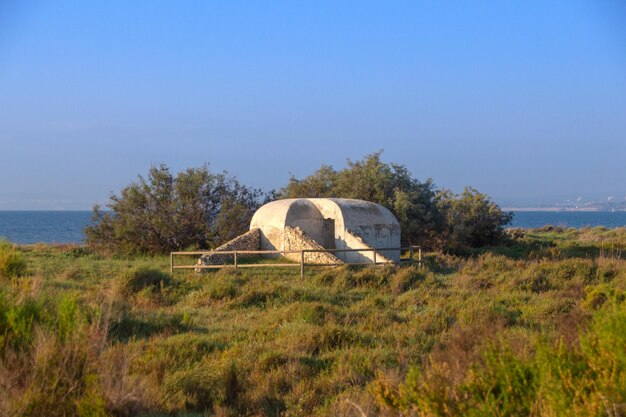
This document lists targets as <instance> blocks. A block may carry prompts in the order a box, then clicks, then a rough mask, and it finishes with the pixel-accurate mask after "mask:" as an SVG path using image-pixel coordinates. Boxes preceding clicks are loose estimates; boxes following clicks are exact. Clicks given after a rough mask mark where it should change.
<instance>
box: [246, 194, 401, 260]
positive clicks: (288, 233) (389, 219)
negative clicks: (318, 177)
mask: <svg viewBox="0 0 626 417" xmlns="http://www.w3.org/2000/svg"><path fill="white" fill-rule="evenodd" d="M257 229H258V230H259V234H260V243H259V245H260V249H261V250H301V249H312V248H316V247H318V248H324V249H368V248H371V249H379V248H381V249H382V248H398V249H397V250H384V251H377V253H376V260H377V262H400V250H399V248H400V224H399V223H398V220H397V219H396V218H395V216H394V215H393V214H392V213H391V212H390V211H389V210H387V209H386V208H385V207H383V206H381V205H378V204H375V203H371V202H368V201H363V200H353V199H346V198H293V199H285V200H277V201H273V202H271V203H268V204H265V205H264V206H262V207H261V208H259V209H258V210H257V212H256V213H255V214H254V216H253V217H252V221H251V224H250V230H251V231H254V230H257ZM335 256H336V257H337V258H338V259H339V260H341V261H343V262H348V263H356V262H371V261H372V260H373V258H374V253H373V252H372V251H366V252H365V251H364V252H336V253H335ZM310 261H313V262H315V261H314V260H313V259H311V260H310ZM310 261H308V262H310ZM315 263H325V262H324V260H323V259H322V260H320V261H319V262H315Z"/></svg>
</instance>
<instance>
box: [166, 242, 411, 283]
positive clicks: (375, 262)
mask: <svg viewBox="0 0 626 417" xmlns="http://www.w3.org/2000/svg"><path fill="white" fill-rule="evenodd" d="M389 251H400V256H401V258H400V263H403V262H415V259H414V256H415V252H417V264H418V265H419V266H420V267H421V266H422V264H423V261H422V248H421V247H420V246H405V247H399V248H362V249H301V250H224V251H222V250H220V251H216V250H208V251H188V252H186V251H179V252H170V273H171V274H172V275H173V274H174V270H176V269H194V270H197V271H198V270H202V269H221V268H233V267H234V268H235V269H237V268H263V267H293V268H298V267H299V268H300V276H301V277H302V278H304V268H305V266H340V265H374V266H377V265H389V264H393V263H394V262H392V261H383V262H380V261H378V260H377V259H376V255H377V254H378V253H379V252H389ZM346 252H373V260H372V261H371V262H342V263H306V262H304V257H305V254H307V253H346ZM402 252H408V253H409V257H408V258H404V259H403V258H402ZM289 254H300V257H299V258H300V261H299V262H294V263H256V264H241V263H239V262H238V260H239V255H289ZM211 255H219V256H224V255H232V256H233V263H232V264H226V263H224V264H215V265H206V264H203V263H200V262H199V263H198V264H194V265H176V264H175V257H176V256H211ZM383 256H384V255H383Z"/></svg>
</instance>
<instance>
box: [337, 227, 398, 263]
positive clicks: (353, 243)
mask: <svg viewBox="0 0 626 417" xmlns="http://www.w3.org/2000/svg"><path fill="white" fill-rule="evenodd" d="M344 240H345V241H346V243H347V244H348V245H349V246H350V247H352V248H355V249H373V248H372V247H371V246H370V245H368V244H367V243H365V241H364V240H363V238H361V236H359V235H358V234H356V233H355V232H352V231H351V230H346V231H345V234H344ZM347 253H353V254H358V255H357V256H358V257H359V258H367V259H369V260H370V261H372V263H374V252H373V251H364V252H347ZM363 260H365V259H363ZM376 263H381V264H382V263H393V261H392V260H391V259H389V258H387V257H386V256H385V255H383V254H382V253H380V252H379V251H376Z"/></svg>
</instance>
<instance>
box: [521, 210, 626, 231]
mask: <svg viewBox="0 0 626 417" xmlns="http://www.w3.org/2000/svg"><path fill="white" fill-rule="evenodd" d="M547 225H553V226H562V227H565V228H568V227H575V228H581V227H596V226H604V227H608V228H615V227H624V226H626V211H614V212H610V211H514V212H513V222H512V224H511V227H523V228H532V227H541V226H547Z"/></svg>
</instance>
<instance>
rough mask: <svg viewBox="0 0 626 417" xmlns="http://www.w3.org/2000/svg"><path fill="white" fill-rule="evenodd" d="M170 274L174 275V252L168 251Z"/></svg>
mask: <svg viewBox="0 0 626 417" xmlns="http://www.w3.org/2000/svg"><path fill="white" fill-rule="evenodd" d="M170 274H171V275H172V276H174V254H173V253H172V252H170Z"/></svg>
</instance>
